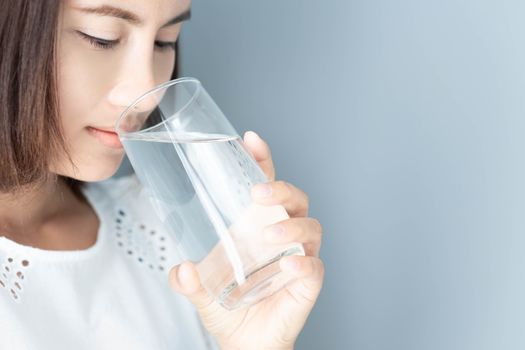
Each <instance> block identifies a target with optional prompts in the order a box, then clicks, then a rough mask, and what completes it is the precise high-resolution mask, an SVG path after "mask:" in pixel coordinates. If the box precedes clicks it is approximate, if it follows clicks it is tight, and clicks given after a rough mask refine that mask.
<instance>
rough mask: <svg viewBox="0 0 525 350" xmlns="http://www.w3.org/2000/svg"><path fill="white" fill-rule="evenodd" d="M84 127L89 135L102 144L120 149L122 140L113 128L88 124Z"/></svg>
mask: <svg viewBox="0 0 525 350" xmlns="http://www.w3.org/2000/svg"><path fill="white" fill-rule="evenodd" d="M86 129H87V130H88V132H89V134H90V135H92V136H93V137H95V138H96V139H97V140H99V141H100V142H101V143H102V144H103V145H104V146H107V147H110V148H114V149H122V142H120V139H119V137H118V135H117V133H116V132H115V128H106V127H94V126H88V127H87V128H86Z"/></svg>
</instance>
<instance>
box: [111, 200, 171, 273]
mask: <svg viewBox="0 0 525 350" xmlns="http://www.w3.org/2000/svg"><path fill="white" fill-rule="evenodd" d="M114 237H115V244H116V245H117V246H118V248H119V249H120V250H121V251H123V252H124V253H125V254H126V255H127V256H128V257H129V259H132V260H134V261H135V262H136V263H139V264H142V265H144V266H145V267H146V268H148V269H150V270H157V271H165V270H166V268H168V267H169V266H166V260H167V257H168V256H169V254H172V252H169V249H168V245H169V243H168V240H169V238H168V237H167V236H166V235H165V234H164V233H163V232H159V231H158V230H157V229H156V228H155V227H150V226H148V224H146V223H142V222H136V221H134V220H131V218H130V217H129V215H128V212H127V210H125V209H124V208H119V209H117V210H116V212H115V219H114Z"/></svg>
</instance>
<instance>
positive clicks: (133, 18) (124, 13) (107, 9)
mask: <svg viewBox="0 0 525 350" xmlns="http://www.w3.org/2000/svg"><path fill="white" fill-rule="evenodd" d="M75 9H76V10H79V11H82V12H85V13H92V14H97V15H100V16H110V17H116V18H120V19H123V20H125V21H127V22H129V23H131V24H134V25H138V26H140V25H142V24H143V23H144V21H143V20H142V19H141V18H140V17H139V16H138V15H136V14H134V13H133V12H131V11H128V10H124V9H122V8H119V7H114V6H110V5H102V6H98V7H76V8H75ZM190 18H191V9H190V8H188V9H187V10H185V11H184V12H182V13H181V14H179V15H177V16H176V17H173V18H172V19H170V20H169V21H168V22H166V23H165V24H163V25H162V27H161V28H164V27H168V26H171V25H174V24H177V23H179V22H182V21H185V20H188V19H190Z"/></svg>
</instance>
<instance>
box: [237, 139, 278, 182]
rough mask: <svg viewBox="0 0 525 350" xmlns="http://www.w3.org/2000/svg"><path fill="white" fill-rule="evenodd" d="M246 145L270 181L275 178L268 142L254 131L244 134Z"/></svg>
mask: <svg viewBox="0 0 525 350" xmlns="http://www.w3.org/2000/svg"><path fill="white" fill-rule="evenodd" d="M244 145H245V146H246V147H247V148H248V150H249V151H250V152H251V154H252V155H253V157H254V158H255V160H256V161H257V163H258V164H259V166H260V167H261V169H262V171H263V172H264V175H266V178H267V179H268V180H269V181H273V180H275V167H274V165H273V160H272V154H271V151H270V147H269V146H268V144H267V143H266V142H265V141H264V140H263V139H261V137H260V136H259V135H257V134H256V133H255V132H253V131H247V132H246V133H245V134H244Z"/></svg>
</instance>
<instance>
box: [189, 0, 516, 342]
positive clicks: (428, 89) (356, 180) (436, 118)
mask: <svg viewBox="0 0 525 350" xmlns="http://www.w3.org/2000/svg"><path fill="white" fill-rule="evenodd" d="M181 43H182V48H181V50H182V51H181V53H182V60H181V63H182V69H183V74H184V75H186V76H195V77H197V78H199V79H200V80H201V81H202V82H203V84H204V86H205V87H206V89H207V90H208V92H209V93H210V94H211V96H212V97H214V98H215V100H216V102H217V103H218V105H219V106H220V107H221V109H222V110H223V111H224V112H225V114H226V115H227V116H228V118H229V119H230V120H231V121H232V123H233V124H234V126H235V127H236V128H237V130H238V131H239V132H240V133H242V132H244V131H245V130H250V129H253V130H255V131H257V132H259V134H260V135H261V136H262V137H263V138H265V139H266V140H267V141H268V142H269V143H270V145H271V147H272V150H273V155H274V159H275V163H276V167H277V175H278V178H280V179H284V180H286V181H289V182H291V183H293V184H295V185H297V186H299V187H300V188H302V189H304V190H305V191H306V192H307V193H308V194H309V196H310V199H311V213H310V215H311V216H313V217H316V218H318V219H320V220H321V222H322V223H323V226H324V230H325V237H324V243H323V248H322V251H321V256H322V258H323V260H324V262H325V264H326V282H325V286H324V289H323V291H322V293H321V296H320V299H319V301H318V303H317V305H316V307H315V309H314V311H313V312H312V315H311V317H310V319H309V321H308V323H307V325H306V327H305V329H304V330H303V332H302V334H301V336H300V339H299V341H298V343H297V349H311V350H314V349H316V350H317V349H337V350H340V349H359V350H365V349H367V350H368V349H374V350H375V349H389V350H394V349H395V350H398V349H399V350H409V349H414V350H421V349H425V350H426V349H447V350H453V349H458V350H460V349H461V350H468V349H472V350H483V349H524V348H525V332H524V331H523V328H524V325H525V322H524V321H525V283H524V281H525V273H524V266H525V254H524V251H525V239H524V234H525V215H524V213H525V201H524V198H525V186H524V183H525V182H524V179H525V166H524V161H525V154H524V152H525V141H524V131H525V118H524V111H525V108H524V107H525V105H524V98H523V97H522V95H523V93H524V91H525V79H524V78H525V2H523V1H506V0H493V1H484V0H462V1H461V0H440V1H437V0H435V1H429V0H411V1H410V0H398V1H392V0H339V1H338V0H326V1H313V0H302V1H299V0H287V1H282V0H281V1H277V0H266V1H232V0H223V1H199V0H194V2H193V18H192V19H191V21H190V22H189V23H187V24H185V27H184V29H183V36H182V40H181Z"/></svg>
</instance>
